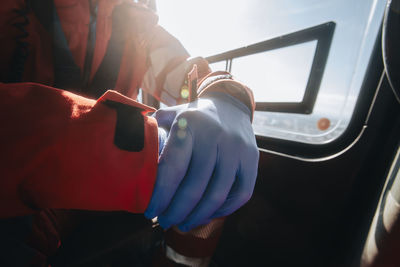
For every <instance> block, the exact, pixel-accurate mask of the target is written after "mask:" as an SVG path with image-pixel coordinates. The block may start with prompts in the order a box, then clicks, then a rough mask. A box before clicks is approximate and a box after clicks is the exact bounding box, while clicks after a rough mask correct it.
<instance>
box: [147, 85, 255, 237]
mask: <svg viewBox="0 0 400 267" xmlns="http://www.w3.org/2000/svg"><path fill="white" fill-rule="evenodd" d="M250 116H251V115H250V110H249V109H248V108H247V107H246V106H245V105H244V104H243V103H242V102H240V101H238V100H237V99H235V98H234V97H232V96H230V95H228V94H225V93H219V92H212V93H209V94H208V95H207V97H205V98H200V99H197V100H196V101H194V102H192V103H189V104H185V105H179V106H174V107H169V108H165V109H160V110H159V111H157V112H156V114H155V117H156V119H157V122H158V124H159V127H162V128H164V129H166V130H167V131H169V133H168V136H167V139H166V142H165V146H164V148H163V149H162V151H161V155H160V159H159V164H158V171H157V179H156V183H155V187H154V190H153V194H152V198H151V201H150V204H149V206H148V207H147V210H146V212H145V216H146V217H147V218H149V219H151V218H154V217H156V216H158V221H159V223H160V225H161V227H163V228H164V229H167V228H169V227H170V226H173V225H177V226H178V228H179V229H180V230H181V231H189V230H190V229H192V228H194V227H196V226H198V225H201V224H206V223H208V222H209V221H210V220H211V219H212V218H216V217H222V216H226V215H229V214H231V213H232V212H234V211H235V210H236V209H238V208H239V207H241V206H242V205H243V204H244V203H246V202H247V201H248V200H249V199H250V197H251V195H252V193H253V189H254V185H255V181H256V177H257V166H258V158H259V153H258V149H257V146H256V140H255V136H254V133H253V129H252V126H251V121H250Z"/></svg>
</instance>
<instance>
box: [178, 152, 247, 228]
mask: <svg viewBox="0 0 400 267" xmlns="http://www.w3.org/2000/svg"><path fill="white" fill-rule="evenodd" d="M224 150H226V152H227V153H224ZM227 150H230V149H229V148H226V149H224V148H221V149H219V150H218V157H217V164H216V166H215V169H214V173H213V176H212V178H211V180H210V182H209V183H208V185H207V189H206V191H205V193H204V195H203V197H202V198H201V200H200V202H199V204H198V205H197V206H196V208H195V209H194V210H193V211H192V213H191V214H190V215H189V216H188V217H187V218H186V219H185V221H183V222H182V223H181V224H180V225H179V226H178V228H179V229H180V230H181V231H184V232H186V231H189V230H191V229H193V228H194V227H196V226H199V225H201V224H204V223H205V222H208V221H210V217H211V216H212V215H213V214H214V213H215V212H216V211H217V210H218V209H219V208H220V207H221V206H222V205H223V204H224V202H225V200H226V198H227V196H228V194H229V192H230V190H231V188H232V185H233V183H234V181H235V177H236V172H237V168H238V164H239V163H238V159H237V154H236V153H234V152H232V151H227Z"/></svg>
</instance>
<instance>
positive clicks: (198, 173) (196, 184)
mask: <svg viewBox="0 0 400 267" xmlns="http://www.w3.org/2000/svg"><path fill="white" fill-rule="evenodd" d="M196 138H197V137H196ZM201 144H202V145H201V146H197V147H195V148H194V149H193V151H192V159H191V161H190V166H189V169H188V171H187V174H186V176H185V178H184V179H183V180H182V182H181V184H180V185H179V187H178V189H177V191H176V193H175V195H174V197H173V199H172V201H171V204H170V205H169V206H168V208H167V210H166V211H165V212H163V213H162V214H161V215H160V216H159V217H158V222H159V223H160V225H161V227H163V228H164V229H167V228H169V227H170V226H172V225H176V224H179V223H180V222H182V221H183V220H184V219H185V218H186V217H187V216H188V215H189V214H190V212H191V211H192V210H193V209H194V208H195V206H196V205H197V203H198V202H199V201H200V199H201V197H202V195H203V193H204V192H205V190H206V188H207V184H208V182H209V180H210V178H211V176H212V174H213V170H214V167H215V161H216V154H217V153H216V150H217V149H216V144H213V143H210V141H209V140H208V142H201Z"/></svg>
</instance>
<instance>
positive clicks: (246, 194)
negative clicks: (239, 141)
mask: <svg viewBox="0 0 400 267" xmlns="http://www.w3.org/2000/svg"><path fill="white" fill-rule="evenodd" d="M243 158H244V160H242V162H241V165H240V168H239V170H238V173H237V175H236V179H235V182H234V184H233V186H232V188H231V190H230V192H229V195H228V197H227V199H226V201H225V203H224V204H223V205H222V206H221V207H220V208H219V209H218V210H217V211H216V212H215V213H214V214H213V215H212V216H211V218H218V217H223V216H227V215H229V214H231V213H233V212H234V211H236V210H237V209H238V208H240V207H241V206H242V205H243V204H245V203H246V202H247V201H248V200H249V199H250V198H251V196H252V194H253V190H254V186H255V182H256V178H257V167H258V153H257V154H256V155H255V156H253V157H252V156H247V157H246V156H244V157H243Z"/></svg>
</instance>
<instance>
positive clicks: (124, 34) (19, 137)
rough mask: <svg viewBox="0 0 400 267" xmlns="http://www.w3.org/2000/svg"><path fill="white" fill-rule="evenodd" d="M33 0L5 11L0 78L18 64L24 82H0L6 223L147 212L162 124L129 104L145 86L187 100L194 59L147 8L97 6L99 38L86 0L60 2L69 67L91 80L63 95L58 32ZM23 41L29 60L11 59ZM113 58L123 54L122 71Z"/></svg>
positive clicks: (103, 1) (1, 213)
mask: <svg viewBox="0 0 400 267" xmlns="http://www.w3.org/2000/svg"><path fill="white" fill-rule="evenodd" d="M27 2H34V1H33V0H31V1H23V0H9V1H4V2H3V3H2V4H1V5H0V32H1V35H0V81H9V80H8V77H9V76H10V75H11V76H12V75H14V74H15V73H16V71H15V68H14V69H13V68H12V66H14V67H15V64H16V62H17V63H18V62H19V63H21V62H22V67H21V66H17V68H18V67H19V68H20V69H19V70H21V68H22V74H21V77H20V78H21V79H20V81H19V82H18V83H0V123H1V131H0V147H1V150H0V217H3V218H4V217H11V216H17V215H25V214H30V213H33V212H34V211H35V210H37V209H43V208H63V209H72V208H73V209H89V210H125V211H130V212H143V211H144V210H145V208H146V207H147V204H148V202H149V200H150V196H151V193H152V188H153V185H154V181H155V174H156V170H157V160H158V138H157V136H158V135H157V123H156V121H155V120H154V119H153V118H151V117H148V116H146V115H145V114H146V113H147V112H149V111H154V110H152V109H151V108H149V107H147V106H145V105H142V104H140V103H138V102H135V101H134V100H132V99H131V98H136V95H137V90H138V88H140V87H142V88H144V89H146V90H148V91H149V92H150V93H152V94H153V95H154V96H155V97H156V98H158V99H161V100H163V101H164V102H167V103H169V104H176V103H180V102H182V101H184V100H183V99H181V94H180V89H179V88H180V85H181V84H182V83H183V81H184V79H185V78H184V77H185V75H184V74H185V73H186V72H187V70H188V68H189V66H188V63H187V58H188V56H189V55H188V53H187V52H186V50H185V49H184V48H183V46H182V45H181V44H180V43H179V41H177V40H176V39H175V38H174V37H172V36H171V35H170V34H169V33H167V32H166V31H165V30H164V29H163V28H161V27H160V26H159V25H157V16H156V15H155V14H154V13H153V12H152V11H151V10H149V9H147V8H146V7H145V6H143V5H141V4H136V3H132V1H125V0H98V1H92V2H96V3H97V8H96V14H95V27H94V28H95V31H94V32H93V29H94V28H93V25H94V23H93V7H91V6H90V4H89V1H87V0H54V7H55V10H56V13H54V14H56V15H57V16H58V19H59V22H60V23H61V27H62V31H63V37H64V38H65V40H66V42H67V44H68V50H69V53H70V54H71V55H72V58H73V63H74V64H75V66H77V67H78V70H79V71H80V75H81V78H82V77H87V79H86V81H85V83H84V84H83V85H82V86H78V87H76V88H74V87H72V88H71V87H68V86H66V88H64V89H67V90H69V91H71V92H68V91H64V90H59V89H56V88H54V87H53V86H57V85H58V84H62V83H59V82H58V81H57V75H62V74H63V73H62V72H63V71H61V72H60V69H57V67H60V66H55V65H56V64H58V63H57V62H56V61H55V60H54V56H55V55H54V51H55V50H56V46H55V45H57V44H56V43H55V42H54V38H55V37H54V36H55V35H56V33H54V28H50V30H49V28H48V27H47V28H46V25H45V24H43V21H41V20H40V18H38V15H37V13H35V12H34V11H31V10H29V9H26V3H27ZM36 2H41V1H36ZM43 2H45V1H43ZM128 2H129V3H128ZM15 10H17V11H19V12H15ZM24 10H25V13H24ZM91 12H92V13H91ZM26 19H27V20H26ZM53 19H54V17H53ZM25 22H26V23H25ZM91 27H92V28H91ZM90 29H92V32H90ZM51 30H53V32H52V31H51ZM21 34H22V35H21ZM58 34H59V33H58ZM93 38H94V39H95V42H94V43H93ZM21 43H22V45H26V47H28V49H27V51H28V53H27V54H25V53H24V51H26V50H23V49H22V50H21V51H19V54H18V53H15V52H16V50H17V48H18V47H19V49H20V48H21ZM91 45H92V48H91V49H89V48H88V47H90V46H91ZM110 47H111V48H110ZM115 47H117V50H118V49H119V51H120V52H118V51H117V52H115V51H113V50H112V49H114V48H115ZM59 48H60V47H58V49H59ZM64 48H65V47H64ZM67 52H68V51H67ZM109 53H111V54H112V55H117V56H118V53H119V55H120V56H119V61H117V63H118V64H117V65H112V64H115V60H114V59H115V57H110V56H109V55H108V56H107V54H109ZM16 54H17V55H16ZM24 55H25V58H24ZM57 56H59V55H56V58H57ZM21 58H22V59H21ZM88 58H89V59H90V60H88ZM113 60H114V61H113ZM88 61H90V62H88ZM105 61H107V62H106V63H107V64H111V66H112V68H110V66H109V65H107V64H106V63H104V62H105ZM110 62H111V63H110ZM113 62H114V63H113ZM103 63H104V64H103ZM202 64H203V66H205V67H203V69H204V70H205V71H207V70H208V65H207V63H204V62H203V63H202ZM200 65H201V64H200ZM87 66H89V68H88V67H87ZM61 67H62V66H61ZM116 67H117V69H118V71H117V72H116V75H115V71H114V72H113V69H115V68H116ZM10 69H12V71H13V72H14V73H10ZM107 70H108V71H110V72H111V74H110V75H108V73H107ZM57 71H58V72H59V73H58V74H57ZM78 74H79V73H78ZM96 74H97V75H96ZM109 76H110V77H109ZM112 76H115V77H112ZM107 79H108V80H107ZM82 80H85V79H84V78H82ZM102 81H105V82H104V83H107V88H102V86H101V84H102V83H101V82H102ZM62 82H64V83H65V82H68V81H65V79H64V81H62ZM93 84H95V85H96V86H95V87H94V86H93ZM110 84H111V86H110ZM108 86H110V87H108ZM61 87H62V86H61ZM107 89H114V90H115V91H107ZM118 92H119V93H118ZM75 93H79V94H81V95H86V96H90V97H91V98H96V97H98V96H101V97H100V98H99V99H97V100H92V99H89V98H85V97H81V96H78V95H77V94H75ZM128 97H129V98H128Z"/></svg>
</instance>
